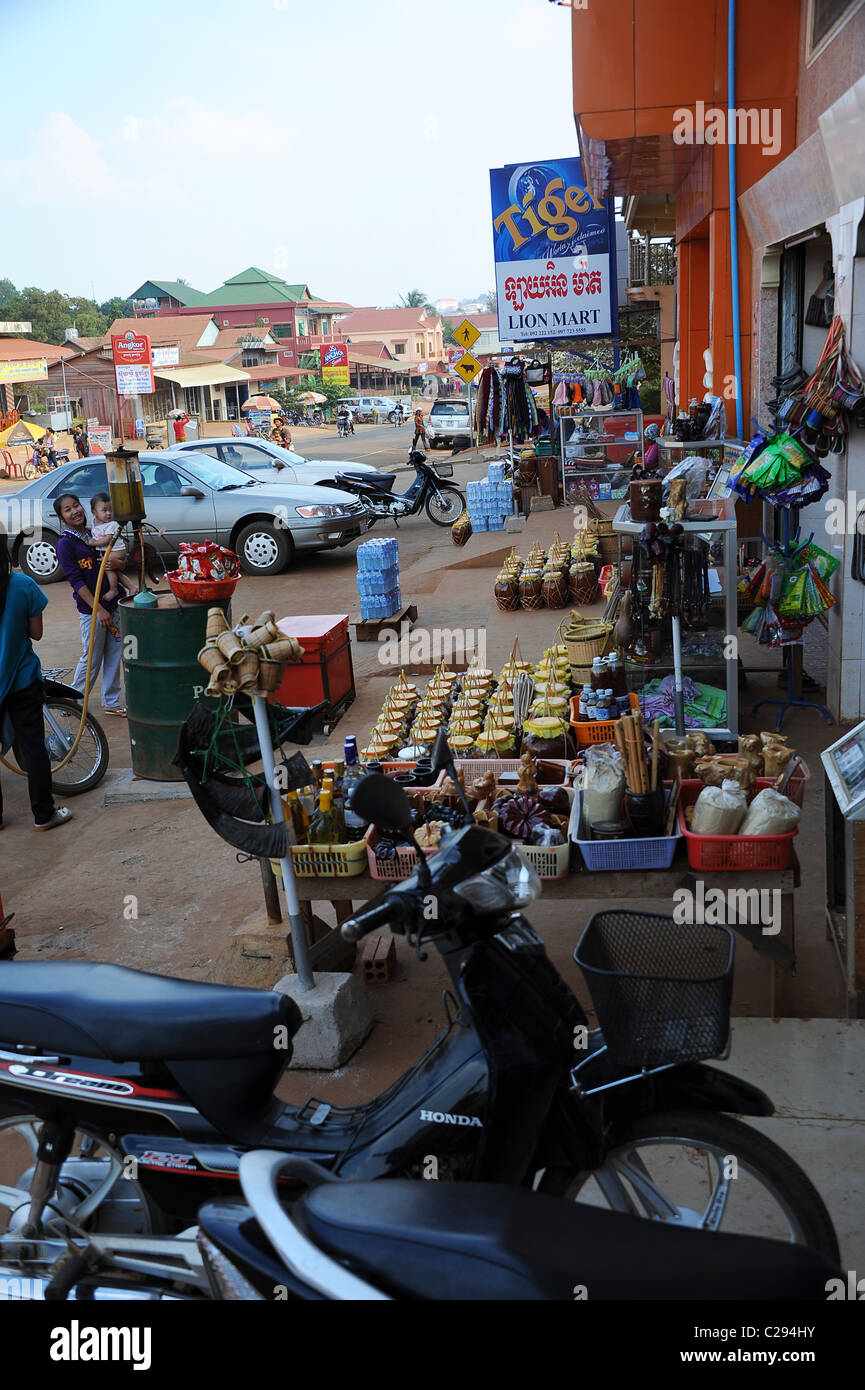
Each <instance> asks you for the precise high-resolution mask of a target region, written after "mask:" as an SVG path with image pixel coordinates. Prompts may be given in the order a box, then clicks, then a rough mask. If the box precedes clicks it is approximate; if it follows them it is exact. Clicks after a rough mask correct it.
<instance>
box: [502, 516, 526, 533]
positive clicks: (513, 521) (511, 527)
mask: <svg viewBox="0 0 865 1390" xmlns="http://www.w3.org/2000/svg"><path fill="white" fill-rule="evenodd" d="M525 529H526V519H525V517H524V516H506V517H505V530H506V531H525Z"/></svg>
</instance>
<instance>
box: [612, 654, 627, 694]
mask: <svg viewBox="0 0 865 1390" xmlns="http://www.w3.org/2000/svg"><path fill="white" fill-rule="evenodd" d="M607 672H608V679H609V681H610V685H611V687H612V691H613V694H614V695H625V694H627V690H628V678H627V676H626V675H625V670H624V667H623V666H622V663H621V662H620V660H619V654H618V652H611V653H610V655H609V657H608V659H607Z"/></svg>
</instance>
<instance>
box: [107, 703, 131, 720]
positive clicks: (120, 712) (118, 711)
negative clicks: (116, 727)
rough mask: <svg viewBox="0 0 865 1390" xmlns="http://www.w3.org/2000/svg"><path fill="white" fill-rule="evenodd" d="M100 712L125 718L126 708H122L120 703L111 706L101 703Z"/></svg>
mask: <svg viewBox="0 0 865 1390" xmlns="http://www.w3.org/2000/svg"><path fill="white" fill-rule="evenodd" d="M102 713H103V714H114V715H116V716H117V718H118V719H125V718H126V710H125V709H124V708H123V706H122V705H113V706H108V705H103V706H102Z"/></svg>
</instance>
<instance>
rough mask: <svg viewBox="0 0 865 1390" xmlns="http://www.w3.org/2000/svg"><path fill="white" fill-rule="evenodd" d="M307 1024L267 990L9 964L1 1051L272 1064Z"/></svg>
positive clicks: (1, 984) (118, 971)
mask: <svg viewBox="0 0 865 1390" xmlns="http://www.w3.org/2000/svg"><path fill="white" fill-rule="evenodd" d="M302 1021H303V1020H302V1016H301V1013H300V1010H299V1009H298V1007H297V1005H296V1004H295V1003H294V1001H293V1000H292V999H290V998H289V997H288V996H287V995H283V994H275V993H271V992H270V991H268V990H258V989H236V988H233V987H231V986H228V985H210V984H203V983H200V982H198V981H195V980H175V979H171V978H169V977H166V976H164V975H151V974H148V973H146V972H145V971H142V970H129V969H127V968H126V967H124V966H121V965H106V964H101V963H93V962H90V961H65V962H55V961H45V962H42V961H35V962H31V961H22V962H20V963H16V962H12V961H9V962H7V963H5V964H0V1046H2V1045H3V1043H6V1044H7V1045H8V1044H10V1043H26V1044H28V1045H30V1044H33V1045H35V1046H36V1047H39V1048H42V1049H43V1050H45V1051H54V1052H59V1053H64V1054H68V1053H72V1054H73V1055H75V1056H86V1057H102V1058H107V1059H108V1060H110V1061H113V1062H129V1061H142V1062H145V1061H162V1060H164V1059H172V1060H177V1061H206V1060H210V1059H217V1058H240V1057H255V1056H264V1057H267V1058H271V1057H273V1055H274V1047H275V1042H274V1039H275V1036H276V1034H275V1029H276V1028H278V1027H284V1028H285V1029H286V1033H285V1040H286V1041H287V1040H288V1039H290V1038H292V1037H293V1036H294V1034H295V1033H296V1032H297V1030H298V1028H299V1027H300V1025H301V1023H302ZM290 1056H291V1050H290V1048H289V1049H287V1050H283V1051H282V1052H281V1057H282V1059H283V1060H287V1059H288V1058H290Z"/></svg>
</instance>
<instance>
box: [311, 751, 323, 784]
mask: <svg viewBox="0 0 865 1390" xmlns="http://www.w3.org/2000/svg"><path fill="white" fill-rule="evenodd" d="M312 780H313V783H314V785H315V790H316V791H318V792H320V791H321V784H322V782H323V781H324V763H323V762H322V761H321V759H320V758H316V760H315V762H314V763H313V764H312Z"/></svg>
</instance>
